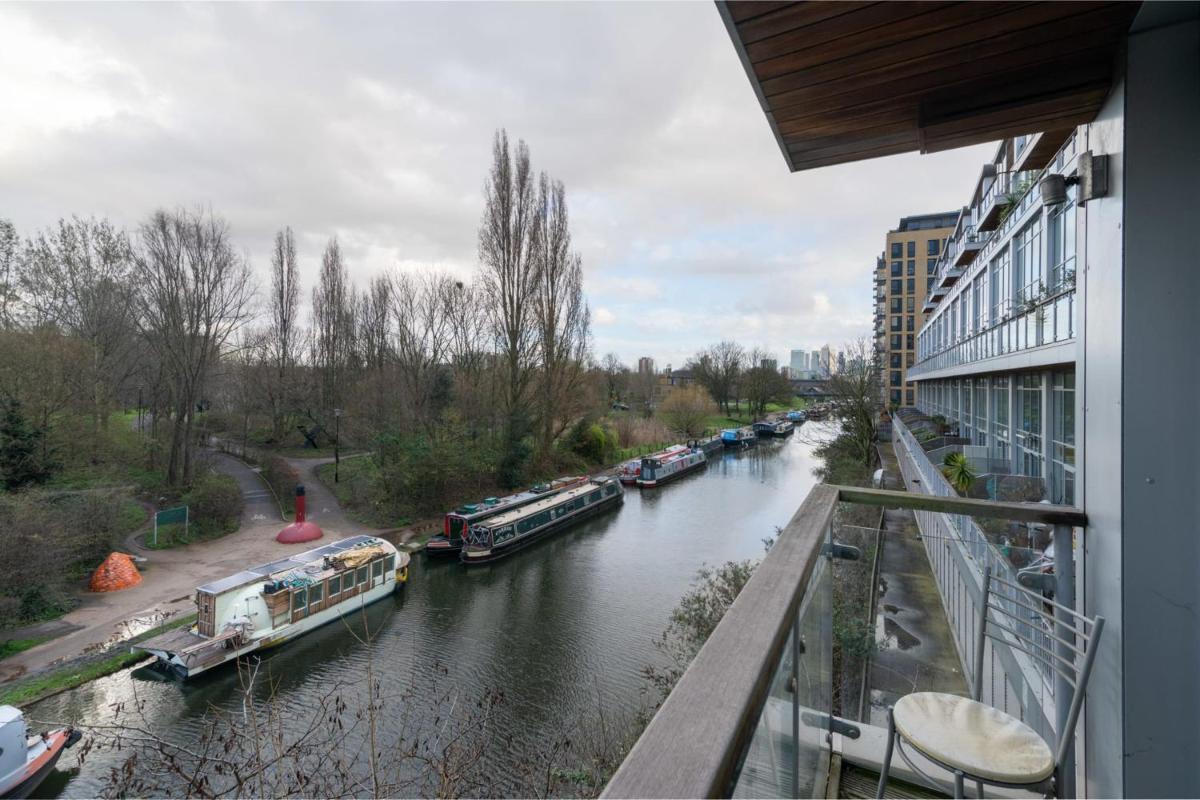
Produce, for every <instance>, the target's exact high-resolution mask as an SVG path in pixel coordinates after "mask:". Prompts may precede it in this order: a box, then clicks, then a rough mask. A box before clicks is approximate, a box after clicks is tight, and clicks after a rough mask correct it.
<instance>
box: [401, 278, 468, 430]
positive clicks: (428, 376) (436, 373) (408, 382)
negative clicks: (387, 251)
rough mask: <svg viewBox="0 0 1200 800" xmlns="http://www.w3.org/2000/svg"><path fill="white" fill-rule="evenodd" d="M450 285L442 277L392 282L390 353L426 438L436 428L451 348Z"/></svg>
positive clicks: (413, 412)
mask: <svg viewBox="0 0 1200 800" xmlns="http://www.w3.org/2000/svg"><path fill="white" fill-rule="evenodd" d="M453 288H454V281H453V280H451V279H450V278H449V277H447V276H444V275H433V274H430V275H421V276H416V275H411V274H408V273H396V274H393V275H392V277H391V289H390V297H391V312H392V320H393V321H394V323H395V328H394V332H393V336H392V350H393V352H394V357H395V359H396V365H397V368H398V372H399V378H400V381H401V385H402V386H403V388H404V395H405V397H406V399H407V401H408V404H409V409H410V412H411V415H412V419H413V421H414V422H415V424H416V426H417V427H418V428H419V429H420V430H422V431H424V432H425V433H431V432H432V431H433V428H434V426H435V425H436V424H437V416H438V411H439V408H438V403H437V395H438V387H439V384H440V382H441V375H442V369H443V364H444V362H445V359H446V355H447V352H448V351H449V347H450V330H451V324H450V314H449V313H448V305H449V303H450V301H451V299H452V297H453Z"/></svg>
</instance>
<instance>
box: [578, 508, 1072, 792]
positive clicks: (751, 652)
mask: <svg viewBox="0 0 1200 800" xmlns="http://www.w3.org/2000/svg"><path fill="white" fill-rule="evenodd" d="M839 502H848V503H856V504H864V505H869V506H876V507H886V508H908V509H913V510H915V511H916V512H918V514H929V515H935V516H939V517H940V516H942V515H953V516H956V517H962V518H964V519H968V520H974V519H975V518H997V519H1007V520H1013V521H1015V522H1018V523H1024V524H1030V523H1038V524H1044V525H1049V526H1053V528H1054V532H1055V534H1054V535H1055V541H1056V542H1057V543H1058V544H1060V545H1062V546H1061V549H1060V550H1059V551H1058V552H1060V553H1064V552H1065V553H1070V552H1071V526H1084V525H1086V518H1085V517H1084V515H1083V514H1082V513H1081V512H1079V511H1078V510H1076V509H1072V508H1066V507H1062V506H1048V505H1042V504H1022V503H997V502H989V501H984V500H970V499H964V498H958V497H949V496H929V495H925V494H919V493H916V492H892V491H882V490H874V489H861V488H854V487H846V486H830V485H824V484H823V485H819V486H816V487H814V488H813V489H812V491H810V492H809V494H808V496H807V497H806V498H805V500H804V502H803V503H802V504H801V506H800V509H799V510H798V511H797V512H796V514H795V516H793V517H792V520H791V521H790V522H789V523H788V525H787V527H786V528H785V529H784V530H783V531H782V532H781V534H780V535H779V537H778V539H777V541H776V542H775V545H774V546H773V547H772V548H771V550H770V551H769V552H768V553H767V555H766V557H765V558H764V559H763V561H762V562H761V563H760V564H759V566H758V567H757V569H756V570H755V571H754V574H753V576H752V577H751V579H750V580H749V582H748V583H747V584H746V586H745V588H743V589H742V592H741V594H739V595H738V597H737V599H736V601H735V602H734V603H733V605H732V606H731V607H730V608H729V610H728V612H727V613H726V614H725V616H724V618H723V619H722V620H721V622H720V624H719V625H718V626H717V627H716V629H715V630H714V631H713V632H712V634H711V635H710V636H709V638H708V641H707V642H706V643H705V644H704V646H703V648H701V650H700V652H699V653H698V654H697V656H696V658H695V660H694V661H693V662H692V664H691V665H690V666H689V667H688V669H687V671H686V672H685V673H684V675H683V676H682V678H680V680H679V682H678V684H676V686H675V688H674V690H673V691H672V692H671V694H670V696H669V697H667V699H666V701H665V702H664V703H663V705H662V706H661V707H660V708H659V710H658V712H657V713H656V714H655V716H654V718H653V719H652V720H651V722H650V724H649V726H647V728H646V730H645V731H644V732H643V733H642V735H641V737H640V738H639V739H638V741H637V743H636V744H635V745H634V747H633V749H632V750H631V751H630V753H629V755H628V756H627V757H626V759H625V761H624V763H623V764H622V765H621V767H620V768H619V769H618V770H617V772H616V774H615V775H614V776H613V778H612V780H611V781H610V782H609V783H608V785H607V787H606V788H605V790H604V793H603V795H602V796H603V797H612V798H616V797H745V796H757V797H793V798H796V797H823V796H825V792H826V791H827V783H826V779H827V777H828V774H829V770H830V763H831V762H830V755H831V752H832V748H833V747H834V746H843V747H844V748H845V749H843V750H842V753H843V758H849V757H850V756H849V751H850V750H851V749H853V750H854V752H855V756H854V758H857V759H860V760H862V761H863V762H864V763H865V764H866V765H868V766H870V765H872V764H874V765H878V763H879V759H880V758H882V755H883V752H882V751H883V745H884V737H883V733H882V731H881V730H880V729H878V728H874V727H873V726H870V725H865V724H862V723H850V722H847V721H846V720H842V719H838V718H837V717H835V716H833V713H832V699H831V698H832V682H833V678H834V676H833V670H832V646H833V645H832V638H833V634H832V600H831V597H832V580H831V559H832V558H834V557H835V556H837V555H839V554H841V548H840V546H839V545H838V544H837V543H836V542H835V541H834V532H835V511H836V509H837V506H838V503H839ZM984 544H986V542H985V543H984ZM927 546H928V545H927ZM981 552H982V551H981ZM1056 577H1057V579H1058V580H1060V581H1063V582H1064V583H1063V585H1065V586H1071V585H1073V575H1072V571H1071V568H1070V559H1067V560H1065V561H1064V562H1063V563H1062V564H1061V565H1060V569H1059V571H1058V575H1057V576H1056ZM1069 594H1070V593H1069V592H1066V591H1063V592H1061V593H1060V597H1061V599H1063V600H1068V595H1069ZM978 598H979V590H978V587H977V588H976V593H975V597H974V600H973V601H972V600H970V599H969V592H968V593H967V595H966V596H964V597H963V598H960V599H961V600H962V601H964V602H966V603H968V604H969V603H970V602H976V603H977V602H978ZM971 613H974V612H971ZM997 649H1000V650H1004V649H1005V648H1004V647H1003V645H1000V646H998V648H997ZM971 650H972V648H970V647H967V648H965V649H964V648H960V653H967V654H968V655H965V656H964V657H963V658H964V665H965V667H966V670H967V671H968V672H969V673H971V674H972V675H974V673H975V671H976V670H980V669H983V670H985V673H984V674H985V676H986V675H987V674H989V671H991V670H993V669H994V668H993V667H992V666H991V664H992V663H993V662H994V661H995V660H996V659H997V658H998V657H999V656H997V654H996V649H993V650H991V651H990V652H989V654H988V656H987V657H986V658H985V662H986V663H979V664H976V663H973V658H974V657H973V655H970V653H971ZM1064 652H1065V651H1064ZM1068 655H1069V653H1068ZM1018 666H1019V665H1018ZM1055 690H1056V691H1055V693H1056V695H1057V696H1058V697H1060V699H1061V698H1062V697H1063V696H1064V695H1062V694H1058V693H1059V692H1067V693H1069V692H1070V691H1071V689H1070V687H1069V686H1066V687H1065V688H1064V687H1058V686H1056V687H1055ZM1064 705H1065V704H1064ZM1051 718H1052V719H1053V716H1052V717H1051ZM834 734H840V736H838V737H836V738H835V737H834ZM850 741H854V742H855V744H854V745H853V746H851V745H850V744H848V743H849V742H850ZM842 742H847V744H844V745H841V744H840V743H842ZM1068 793H1069V790H1068Z"/></svg>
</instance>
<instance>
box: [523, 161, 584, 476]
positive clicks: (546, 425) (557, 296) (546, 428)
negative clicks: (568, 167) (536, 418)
mask: <svg viewBox="0 0 1200 800" xmlns="http://www.w3.org/2000/svg"><path fill="white" fill-rule="evenodd" d="M533 240H534V242H533V252H534V261H535V264H536V271H537V292H536V295H535V311H536V315H537V345H538V347H537V349H538V355H539V361H540V362H541V374H540V376H539V378H540V380H539V384H540V386H539V388H540V391H539V400H540V402H539V404H538V405H539V412H540V416H541V435H540V443H539V444H540V447H541V451H542V453H548V452H549V451H550V449H551V447H552V446H553V444H554V441H555V439H557V438H558V436H559V435H560V434H561V433H562V432H563V430H565V429H566V426H567V425H568V424H570V420H571V418H572V417H573V416H574V414H573V413H572V412H573V411H576V410H578V405H579V403H578V400H579V396H580V385H581V384H582V382H583V377H584V372H585V367H586V364H585V361H586V359H587V357H588V348H589V344H590V342H589V340H590V336H591V315H590V312H589V310H588V305H587V301H586V300H585V299H584V296H583V263H582V260H581V258H580V256H579V254H578V253H573V252H571V230H570V224H569V220H568V217H567V201H566V190H565V189H564V188H563V185H562V182H561V181H553V182H551V180H550V179H549V178H548V177H547V176H546V174H545V173H542V175H541V176H540V177H539V180H538V201H537V215H536V223H535V225H534V235H533Z"/></svg>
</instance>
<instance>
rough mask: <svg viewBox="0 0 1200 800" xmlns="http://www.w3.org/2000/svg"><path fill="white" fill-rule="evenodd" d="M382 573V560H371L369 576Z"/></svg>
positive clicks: (378, 575) (376, 576)
mask: <svg viewBox="0 0 1200 800" xmlns="http://www.w3.org/2000/svg"><path fill="white" fill-rule="evenodd" d="M382 575H383V562H382V561H372V562H371V577H372V578H378V577H380V576H382Z"/></svg>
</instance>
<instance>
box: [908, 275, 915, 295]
mask: <svg viewBox="0 0 1200 800" xmlns="http://www.w3.org/2000/svg"><path fill="white" fill-rule="evenodd" d="M916 291H917V279H916V278H909V279H908V293H909V294H913V293H914V292H916Z"/></svg>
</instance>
